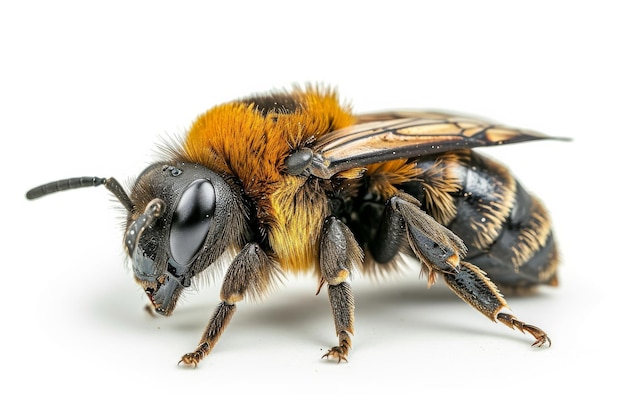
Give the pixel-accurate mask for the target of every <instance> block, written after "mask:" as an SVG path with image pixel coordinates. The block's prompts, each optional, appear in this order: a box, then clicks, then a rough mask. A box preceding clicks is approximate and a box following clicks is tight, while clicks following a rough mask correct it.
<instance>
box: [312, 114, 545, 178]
mask: <svg viewBox="0 0 626 417" xmlns="http://www.w3.org/2000/svg"><path fill="white" fill-rule="evenodd" d="M357 121H358V123H357V124H355V125H353V126H349V127H347V128H344V129H339V130H335V131H333V132H330V133H328V134H326V135H324V136H321V137H320V138H318V140H317V141H316V142H315V146H314V148H313V162H312V165H311V166H310V167H309V169H310V172H311V174H312V175H315V176H316V177H319V178H330V177H332V176H333V175H335V174H337V173H338V172H341V171H345V170H347V169H351V168H357V167H364V166H366V165H369V164H374V163H379V162H384V161H391V160H394V159H404V158H415V157H419V156H423V155H428V154H433V153H440V152H446V151H450V150H454V149H468V148H475V147H479V146H492V145H503V144H508V143H516V142H525V141H530V140H539V139H557V138H553V137H550V136H547V135H544V134H542V133H538V132H533V131H530V130H523V129H517V128H512V127H507V126H502V125H497V124H494V123H491V122H487V121H483V120H477V119H473V118H468V117H463V116H456V115H452V114H447V113H439V112H402V111H401V112H386V113H372V114H364V115H360V116H357Z"/></svg>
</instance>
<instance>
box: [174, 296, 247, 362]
mask: <svg viewBox="0 0 626 417" xmlns="http://www.w3.org/2000/svg"><path fill="white" fill-rule="evenodd" d="M236 309H237V307H236V306H235V304H229V303H227V302H225V301H222V302H221V303H220V304H219V305H218V306H217V308H216V309H215V313H214V314H213V317H212V318H211V321H210V322H209V325H208V326H207V328H206V330H205V332H204V334H203V335H202V339H201V340H200V343H199V344H198V347H197V348H196V350H194V351H193V352H190V353H186V354H184V355H183V357H182V358H181V359H180V361H178V364H179V365H180V364H183V365H186V366H192V367H194V368H195V367H196V366H198V363H199V362H200V361H201V360H202V359H203V358H204V357H205V356H206V355H208V354H209V352H211V349H213V346H215V344H216V343H217V341H218V339H219V338H220V336H221V335H222V333H223V332H224V329H225V328H226V326H227V325H228V322H229V321H230V319H231V318H232V317H233V314H235V310H236Z"/></svg>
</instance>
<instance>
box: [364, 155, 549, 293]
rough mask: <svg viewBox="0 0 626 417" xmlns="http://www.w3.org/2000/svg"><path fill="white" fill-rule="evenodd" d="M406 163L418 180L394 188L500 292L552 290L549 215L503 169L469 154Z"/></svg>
mask: <svg viewBox="0 0 626 417" xmlns="http://www.w3.org/2000/svg"><path fill="white" fill-rule="evenodd" d="M409 163H410V164H414V166H415V168H416V170H417V175H416V177H415V178H414V179H412V180H411V181H408V182H404V183H403V184H400V185H399V186H398V188H399V189H401V190H402V191H404V192H406V193H408V194H411V195H412V196H414V197H416V198H417V199H418V200H419V201H420V202H421V203H422V209H423V210H425V211H426V212H428V213H429V214H430V215H431V216H433V217H434V218H435V219H436V220H437V221H438V222H439V223H441V224H443V225H445V226H447V227H448V228H449V229H450V230H452V231H453V232H454V233H455V234H457V235H458V236H459V237H460V238H461V239H463V241H464V242H465V244H466V245H467V248H468V253H467V256H466V257H465V260H466V261H469V262H471V263H473V264H475V265H476V266H478V267H479V268H481V269H482V270H483V271H485V272H486V273H487V275H488V276H489V277H490V278H491V279H492V280H493V281H494V282H496V283H498V285H499V286H500V287H502V288H504V289H506V288H507V287H509V288H517V289H520V288H528V287H533V286H536V285H538V284H548V285H556V284H557V277H556V267H557V261H558V255H557V249H556V244H555V242H554V237H553V235H552V231H551V224H550V219H549V217H548V214H547V212H546V210H545V208H544V207H543V205H542V204H541V202H540V201H539V200H537V199H536V198H535V197H533V196H532V195H530V194H529V193H528V192H526V190H525V189H524V188H523V187H522V186H521V185H520V184H519V182H518V181H517V180H516V179H515V178H514V177H513V176H512V175H511V173H510V172H509V171H508V170H507V169H506V168H505V167H503V166H502V165H500V164H498V163H496V162H494V161H493V160H490V159H488V158H486V157H484V156H481V155H479V154H477V153H475V152H473V151H469V150H467V151H458V152H449V153H445V154H440V155H433V156H431V157H428V158H426V159H416V160H414V161H411V162H409ZM360 217H361V219H363V216H360ZM366 240H369V239H367V237H366Z"/></svg>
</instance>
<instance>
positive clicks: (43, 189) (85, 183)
mask: <svg viewBox="0 0 626 417" xmlns="http://www.w3.org/2000/svg"><path fill="white" fill-rule="evenodd" d="M99 185H104V186H105V187H106V189H107V190H109V191H111V192H112V193H113V195H114V196H115V197H116V198H117V199H118V200H119V201H120V203H122V205H123V206H124V208H125V209H126V210H128V211H129V212H132V211H133V210H134V209H135V207H134V205H133V202H132V201H131V200H130V197H128V194H126V191H124V188H123V187H122V185H121V184H120V183H119V182H118V181H117V180H116V179H115V178H113V177H111V178H99V177H75V178H66V179H63V180H58V181H53V182H49V183H47V184H43V185H40V186H38V187H35V188H33V189H31V190H29V191H28V192H27V193H26V198H27V199H29V200H34V199H36V198H40V197H43V196H45V195H48V194H53V193H56V192H59V191H65V190H73V189H76V188H86V187H97V186H99Z"/></svg>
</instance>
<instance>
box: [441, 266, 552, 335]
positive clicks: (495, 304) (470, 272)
mask: <svg viewBox="0 0 626 417" xmlns="http://www.w3.org/2000/svg"><path fill="white" fill-rule="evenodd" d="M443 276H444V279H445V281H446V284H448V287H450V289H452V291H454V292H455V293H456V294H457V295H458V296H459V297H460V298H461V299H463V300H464V301H465V302H466V303H468V304H469V305H471V306H472V307H474V308H475V309H476V310H478V311H480V312H481V313H483V314H484V315H485V316H487V317H488V318H490V319H491V320H493V321H496V320H497V321H499V322H501V323H503V324H505V325H506V326H508V327H510V328H512V329H517V330H519V331H521V332H522V333H526V332H528V333H530V334H531V335H532V336H533V337H534V338H535V343H533V346H537V347H540V346H543V345H545V344H547V346H550V345H551V344H552V342H551V341H550V338H549V337H548V335H547V334H546V332H544V331H543V330H541V329H540V328H539V327H537V326H534V325H532V324H527V323H524V322H522V321H520V320H518V319H517V318H515V316H512V315H511V314H507V313H501V312H500V311H501V310H502V309H503V308H506V307H507V305H506V301H505V300H504V298H503V297H502V295H500V293H499V291H498V289H497V287H496V286H495V284H494V283H493V282H491V280H489V278H487V276H486V275H485V274H484V273H483V272H482V271H481V270H480V269H479V268H478V267H476V266H475V265H472V264H470V263H467V262H461V265H460V267H459V269H458V271H456V272H453V273H445V274H443Z"/></svg>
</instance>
